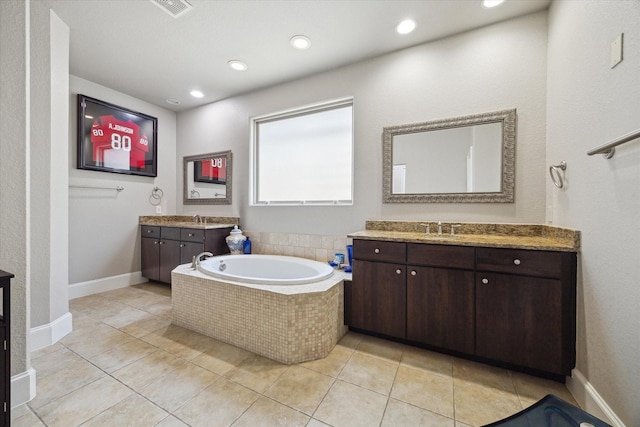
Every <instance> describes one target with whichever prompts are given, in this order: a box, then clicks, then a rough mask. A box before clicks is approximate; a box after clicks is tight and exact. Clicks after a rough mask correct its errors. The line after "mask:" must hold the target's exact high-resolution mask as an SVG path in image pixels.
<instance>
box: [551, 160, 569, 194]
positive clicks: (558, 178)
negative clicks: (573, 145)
mask: <svg viewBox="0 0 640 427" xmlns="http://www.w3.org/2000/svg"><path fill="white" fill-rule="evenodd" d="M566 170H567V162H565V161H564V160H563V161H561V162H560V164H559V165H553V166H550V167H549V175H551V181H553V184H554V185H555V186H556V187H558V188H564V179H562V175H564V174H561V173H560V171H563V172H564V171H566Z"/></svg>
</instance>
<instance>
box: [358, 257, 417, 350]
mask: <svg viewBox="0 0 640 427" xmlns="http://www.w3.org/2000/svg"><path fill="white" fill-rule="evenodd" d="M405 268H406V266H405V265H403V264H390V263H384V262H372V261H362V260H354V261H353V281H352V284H351V297H350V300H351V303H350V305H351V310H350V313H349V316H347V317H348V318H349V319H350V322H351V323H350V325H349V326H352V327H354V328H358V329H363V330H366V331H370V332H375V333H378V334H382V335H386V336H389V337H395V338H405V325H406V303H407V288H406V277H407V275H406V271H405Z"/></svg>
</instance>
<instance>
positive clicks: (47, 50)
mask: <svg viewBox="0 0 640 427" xmlns="http://www.w3.org/2000/svg"><path fill="white" fill-rule="evenodd" d="M31 28H32V29H33V31H32V37H31V57H32V61H31V106H32V108H31V149H30V161H31V176H30V179H31V187H30V191H29V195H30V198H31V212H30V214H31V224H32V226H31V246H32V248H33V249H34V254H35V255H34V256H33V257H32V258H31V261H32V263H33V266H32V276H31V308H32V310H31V327H32V328H33V327H37V326H42V325H46V324H49V323H51V322H53V321H55V320H56V319H59V318H60V317H62V316H63V315H65V314H67V313H68V311H69V298H68V292H67V289H68V285H69V274H68V268H69V267H68V264H69V262H68V250H67V248H68V231H67V230H68V217H69V213H68V203H67V194H68V181H69V175H68V173H67V170H68V161H67V158H68V157H67V147H68V139H69V135H68V125H67V123H68V121H69V115H68V113H67V111H68V98H69V96H68V93H69V27H67V26H66V25H65V24H64V23H63V22H62V21H61V20H60V18H58V16H56V15H55V14H54V13H53V12H51V11H50V10H49V9H47V8H40V7H34V8H32V9H31ZM69 326H70V325H69Z"/></svg>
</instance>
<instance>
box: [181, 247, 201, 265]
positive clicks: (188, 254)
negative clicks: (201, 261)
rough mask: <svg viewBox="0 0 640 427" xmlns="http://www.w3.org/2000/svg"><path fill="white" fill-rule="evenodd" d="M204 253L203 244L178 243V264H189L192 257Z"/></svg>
mask: <svg viewBox="0 0 640 427" xmlns="http://www.w3.org/2000/svg"><path fill="white" fill-rule="evenodd" d="M201 252H204V244H203V243H195V242H180V264H187V263H189V264H191V262H192V261H193V257H194V256H196V255H198V254H199V253H201Z"/></svg>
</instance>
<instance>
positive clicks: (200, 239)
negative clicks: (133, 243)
mask: <svg viewBox="0 0 640 427" xmlns="http://www.w3.org/2000/svg"><path fill="white" fill-rule="evenodd" d="M230 231H231V227H224V228H214V229H206V230H205V229H198V228H180V227H164V226H155V225H142V226H141V227H140V232H141V239H140V240H141V264H142V275H143V276H144V277H146V278H148V279H151V280H156V281H159V282H165V283H171V271H172V270H173V269H174V268H176V267H177V266H178V265H180V264H186V263H190V262H191V261H192V259H193V257H194V256H196V255H198V254H199V253H201V252H204V251H208V252H211V253H212V254H214V255H220V254H225V253H229V249H228V248H227V245H226V242H225V240H224V239H225V237H226V236H228V235H229V232H230Z"/></svg>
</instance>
